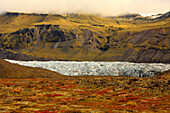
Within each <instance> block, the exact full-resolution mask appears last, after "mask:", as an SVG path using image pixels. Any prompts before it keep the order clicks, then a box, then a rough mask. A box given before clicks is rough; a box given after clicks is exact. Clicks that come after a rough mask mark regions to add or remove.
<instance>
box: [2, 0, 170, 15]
mask: <svg viewBox="0 0 170 113" xmlns="http://www.w3.org/2000/svg"><path fill="white" fill-rule="evenodd" d="M169 6H170V0H0V12H3V11H12V12H34V13H60V14H63V13H91V14H100V15H103V16H113V15H120V14H123V13H140V14H144V15H147V14H154V13H164V12H167V11H169V10H170V8H169Z"/></svg>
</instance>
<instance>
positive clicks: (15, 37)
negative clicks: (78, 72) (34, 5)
mask: <svg viewBox="0 0 170 113" xmlns="http://www.w3.org/2000/svg"><path fill="white" fill-rule="evenodd" d="M169 17H170V12H167V13H165V14H162V15H160V16H159V17H157V18H154V19H152V18H142V16H140V15H127V16H122V17H105V18H104V17H99V16H96V15H87V14H67V15H57V14H26V13H12V12H8V13H6V14H4V15H0V58H3V59H13V60H40V61H41V60H69V61H70V60H71V61H72V60H76V61H128V62H142V63H170V57H169V56H170V43H169V42H170V18H169Z"/></svg>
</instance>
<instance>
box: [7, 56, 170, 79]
mask: <svg viewBox="0 0 170 113" xmlns="http://www.w3.org/2000/svg"><path fill="white" fill-rule="evenodd" d="M5 60H6V61H8V62H10V63H16V64H19V65H23V66H29V67H39V68H44V69H49V70H52V71H55V72H58V73H60V74H62V75H68V76H84V75H94V76H106V75H109V76H131V77H145V76H154V75H155V74H157V73H159V72H163V71H167V70H169V69H170V64H161V63H129V62H93V61H90V62H89V61H84V62H77V61H15V60H8V59H5Z"/></svg>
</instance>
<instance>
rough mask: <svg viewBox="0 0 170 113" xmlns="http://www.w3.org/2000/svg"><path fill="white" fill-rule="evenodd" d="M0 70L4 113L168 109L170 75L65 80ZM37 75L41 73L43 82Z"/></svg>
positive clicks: (154, 112) (151, 112)
mask: <svg viewBox="0 0 170 113" xmlns="http://www.w3.org/2000/svg"><path fill="white" fill-rule="evenodd" d="M0 67H1V68H0V77H1V79H0V112H4V113H25V112H29V113H30V112H33V113H89V112H91V113H121V112H122V113H129V112H134V113H137V112H139V113H142V112H143V113H168V112H169V109H170V107H169V105H170V95H169V94H170V89H169V88H170V87H169V83H170V71H167V72H163V73H160V74H157V75H155V76H154V77H150V78H137V77H111V76H106V77H96V76H83V77H68V76H62V75H59V74H57V73H54V72H51V71H47V70H42V69H38V68H28V67H23V66H19V65H17V64H10V63H8V62H6V61H4V60H0ZM14 67H15V70H13V69H14ZM23 70H24V71H23ZM30 70H32V71H30ZM33 70H34V71H33ZM20 72H22V73H20ZM24 72H27V74H26V73H24ZM29 72H30V73H29ZM6 73H9V74H6ZM37 73H40V75H41V74H43V73H44V78H40V77H41V76H40V75H39V74H37ZM24 74H26V76H24V77H23V79H21V78H20V76H22V75H24ZM50 74H51V75H56V76H48V75H50ZM31 75H35V76H31Z"/></svg>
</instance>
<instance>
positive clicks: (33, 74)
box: [0, 59, 61, 78]
mask: <svg viewBox="0 0 170 113" xmlns="http://www.w3.org/2000/svg"><path fill="white" fill-rule="evenodd" d="M60 76H61V75H60V74H58V73H56V72H52V71H48V70H45V69H40V68H31V67H25V66H20V65H18V64H11V63H9V62H6V61H5V60H3V59H0V78H53V77H60Z"/></svg>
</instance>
